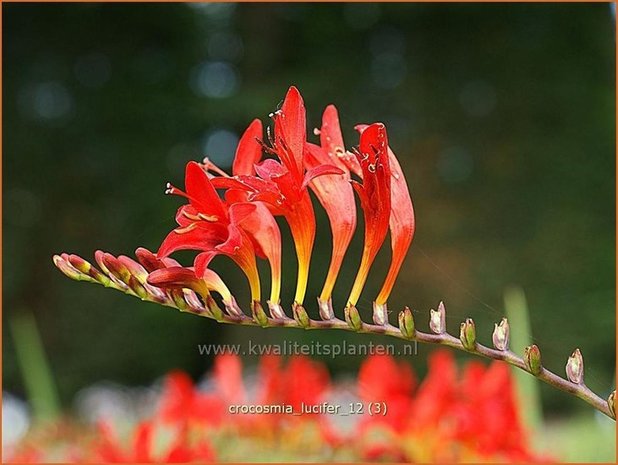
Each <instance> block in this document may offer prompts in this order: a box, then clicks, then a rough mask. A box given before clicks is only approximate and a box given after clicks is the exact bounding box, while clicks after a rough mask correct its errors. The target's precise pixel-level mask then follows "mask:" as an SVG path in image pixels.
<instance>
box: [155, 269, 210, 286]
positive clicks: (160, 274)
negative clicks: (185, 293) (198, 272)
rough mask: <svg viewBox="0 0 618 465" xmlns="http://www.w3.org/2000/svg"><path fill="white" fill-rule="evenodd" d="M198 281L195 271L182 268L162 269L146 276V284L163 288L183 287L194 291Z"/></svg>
mask: <svg viewBox="0 0 618 465" xmlns="http://www.w3.org/2000/svg"><path fill="white" fill-rule="evenodd" d="M198 281H199V280H198V278H197V276H195V271H193V270H192V269H190V268H185V267H182V266H172V267H169V268H162V269H160V270H155V271H153V272H152V273H150V274H149V275H148V284H150V285H152V286H156V287H163V288H177V287H185V288H187V289H194V288H195V285H196V283H197V282H198Z"/></svg>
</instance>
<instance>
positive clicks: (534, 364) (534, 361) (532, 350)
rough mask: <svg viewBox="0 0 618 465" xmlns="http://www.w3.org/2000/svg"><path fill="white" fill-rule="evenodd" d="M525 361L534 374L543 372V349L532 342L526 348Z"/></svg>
mask: <svg viewBox="0 0 618 465" xmlns="http://www.w3.org/2000/svg"><path fill="white" fill-rule="evenodd" d="M524 363H525V364H526V368H527V369H528V371H529V372H530V373H532V374H533V375H534V376H538V375H539V374H541V370H542V369H543V365H542V364H541V351H540V350H539V348H538V346H537V345H536V344H532V345H531V346H528V347H526V348H525V349H524Z"/></svg>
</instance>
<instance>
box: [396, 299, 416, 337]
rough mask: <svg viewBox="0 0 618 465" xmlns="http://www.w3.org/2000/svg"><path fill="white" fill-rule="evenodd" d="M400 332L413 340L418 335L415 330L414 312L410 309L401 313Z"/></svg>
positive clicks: (405, 309)
mask: <svg viewBox="0 0 618 465" xmlns="http://www.w3.org/2000/svg"><path fill="white" fill-rule="evenodd" d="M399 330H400V331H401V334H403V336H404V337H406V338H408V339H412V338H413V337H414V336H415V334H416V330H415V329H414V317H413V316H412V311H411V310H410V309H409V308H408V307H406V308H404V309H403V310H402V311H401V312H399Z"/></svg>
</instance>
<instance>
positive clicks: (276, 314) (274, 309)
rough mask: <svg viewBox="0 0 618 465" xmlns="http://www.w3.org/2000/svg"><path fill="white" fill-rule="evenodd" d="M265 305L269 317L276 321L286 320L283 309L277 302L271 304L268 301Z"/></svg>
mask: <svg viewBox="0 0 618 465" xmlns="http://www.w3.org/2000/svg"><path fill="white" fill-rule="evenodd" d="M267 303H268V310H270V316H271V317H273V318H278V319H286V318H287V315H286V314H285V312H284V311H283V308H282V307H281V305H280V304H279V302H271V301H270V300H269V301H268V302H267Z"/></svg>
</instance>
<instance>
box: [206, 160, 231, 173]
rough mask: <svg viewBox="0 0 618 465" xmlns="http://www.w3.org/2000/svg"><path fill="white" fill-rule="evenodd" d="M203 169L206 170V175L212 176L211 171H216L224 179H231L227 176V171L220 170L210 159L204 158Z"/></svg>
mask: <svg viewBox="0 0 618 465" xmlns="http://www.w3.org/2000/svg"><path fill="white" fill-rule="evenodd" d="M202 168H204V171H206V174H210V173H209V171H214V172H215V173H217V174H218V175H220V176H223V177H224V178H229V177H230V175H229V174H227V173H226V172H225V171H223V170H222V169H221V168H219V167H218V166H217V165H215V164H214V163H213V162H211V161H210V159H209V158H208V157H204V160H202Z"/></svg>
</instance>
